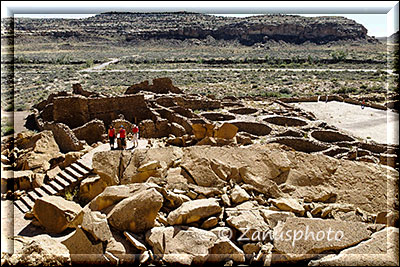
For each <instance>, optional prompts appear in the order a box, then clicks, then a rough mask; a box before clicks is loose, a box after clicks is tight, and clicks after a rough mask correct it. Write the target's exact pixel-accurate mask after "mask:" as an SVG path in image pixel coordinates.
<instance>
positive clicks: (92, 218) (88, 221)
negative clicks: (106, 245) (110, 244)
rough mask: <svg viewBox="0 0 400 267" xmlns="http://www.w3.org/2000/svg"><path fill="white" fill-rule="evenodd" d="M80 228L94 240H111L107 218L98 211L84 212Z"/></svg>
mask: <svg viewBox="0 0 400 267" xmlns="http://www.w3.org/2000/svg"><path fill="white" fill-rule="evenodd" d="M82 228H83V229H85V230H86V231H87V232H88V233H90V234H91V235H92V236H93V237H94V238H95V239H96V240H100V241H104V242H106V241H109V240H110V239H111V238H112V234H111V231H110V228H109V226H108V222H107V216H106V215H105V214H102V213H101V212H99V211H89V210H87V211H86V212H84V214H83V219H82Z"/></svg>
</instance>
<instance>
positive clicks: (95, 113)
mask: <svg viewBox="0 0 400 267" xmlns="http://www.w3.org/2000/svg"><path fill="white" fill-rule="evenodd" d="M120 114H122V115H124V117H125V119H127V120H128V121H131V122H136V123H137V122H139V121H142V120H145V119H155V114H154V113H153V112H152V111H151V109H150V108H149V107H148V106H147V104H146V102H145V100H144V96H143V95H129V96H119V97H107V98H85V97H82V96H68V97H57V98H55V99H54V101H53V107H52V118H51V120H53V121H54V122H61V123H64V124H66V125H68V126H69V127H70V128H75V127H79V126H81V125H83V124H85V123H87V122H89V121H91V120H93V119H100V120H102V121H103V122H104V124H105V125H109V124H110V123H111V122H112V121H113V120H115V119H118V118H119V115H120ZM45 120H49V118H47V119H45Z"/></svg>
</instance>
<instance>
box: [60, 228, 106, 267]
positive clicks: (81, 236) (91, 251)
mask: <svg viewBox="0 0 400 267" xmlns="http://www.w3.org/2000/svg"><path fill="white" fill-rule="evenodd" d="M61 243H62V244H63V245H65V246H66V247H67V248H68V250H69V253H70V255H71V261H72V263H74V264H96V263H97V264H99V263H103V264H104V263H105V259H104V257H103V244H102V243H101V242H93V243H92V241H91V240H90V239H89V238H88V236H87V234H86V233H85V232H84V230H82V228H81V227H80V226H78V227H77V228H76V230H75V232H74V233H73V234H72V235H71V236H69V237H68V238H67V239H65V240H64V241H62V242H61Z"/></svg>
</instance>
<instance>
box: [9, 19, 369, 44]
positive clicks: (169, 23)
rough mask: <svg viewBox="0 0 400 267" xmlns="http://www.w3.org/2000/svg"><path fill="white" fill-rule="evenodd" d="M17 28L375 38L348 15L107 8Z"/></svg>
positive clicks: (316, 39)
mask: <svg viewBox="0 0 400 267" xmlns="http://www.w3.org/2000/svg"><path fill="white" fill-rule="evenodd" d="M2 24H3V27H10V26H7V23H4V20H3V23H2ZM14 30H15V33H16V36H21V35H41V36H52V37H56V38H68V37H77V38H89V39H90V38H96V39H98V38H104V37H111V38H112V39H115V40H119V41H135V40H143V39H145V40H146V39H163V38H167V39H170V38H172V39H181V40H182V39H187V38H197V39H203V38H207V36H212V37H213V38H215V39H224V40H239V41H240V42H241V43H242V44H245V45H252V44H254V43H258V42H266V41H268V40H269V39H271V40H283V41H286V42H290V43H303V42H306V41H310V42H313V43H318V44H321V43H327V42H330V41H337V40H359V39H361V40H369V41H371V40H374V39H373V38H371V37H369V36H368V35H367V29H366V28H365V27H364V26H363V25H361V24H359V23H357V22H355V21H354V20H350V19H347V18H344V17H339V16H323V17H302V16H297V15H280V14H273V15H260V16H251V17H241V18H238V17H222V16H215V15H207V14H201V13H189V12H172V13H167V12H157V13H129V12H122V13H121V12H107V13H102V14H99V15H96V16H93V17H89V18H85V19H32V18H15V25H14Z"/></svg>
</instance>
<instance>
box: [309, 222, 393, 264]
mask: <svg viewBox="0 0 400 267" xmlns="http://www.w3.org/2000/svg"><path fill="white" fill-rule="evenodd" d="M309 266H399V228H394V227H387V228H385V229H383V230H381V231H379V232H376V233H374V234H372V235H371V238H370V239H368V240H366V241H363V242H361V243H359V244H358V245H356V246H354V247H351V248H347V249H344V250H342V251H340V253H339V254H337V255H336V254H334V255H328V256H325V257H322V258H321V259H318V260H313V261H310V263H309Z"/></svg>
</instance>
